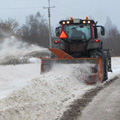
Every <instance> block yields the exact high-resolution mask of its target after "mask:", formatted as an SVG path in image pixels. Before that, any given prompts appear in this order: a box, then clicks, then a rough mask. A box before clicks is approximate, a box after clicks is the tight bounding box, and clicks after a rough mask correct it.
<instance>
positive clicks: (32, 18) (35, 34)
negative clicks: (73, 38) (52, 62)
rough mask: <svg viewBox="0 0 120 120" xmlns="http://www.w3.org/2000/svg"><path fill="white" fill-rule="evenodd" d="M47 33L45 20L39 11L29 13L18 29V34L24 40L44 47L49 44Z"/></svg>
mask: <svg viewBox="0 0 120 120" xmlns="http://www.w3.org/2000/svg"><path fill="white" fill-rule="evenodd" d="M48 35H49V31H48V24H47V21H46V19H45V18H44V16H42V15H41V14H40V13H39V12H37V13H36V14H35V15H29V16H28V17H27V18H26V24H25V25H23V26H22V28H21V29H20V31H19V36H21V37H22V39H23V40H24V41H26V42H29V43H32V44H38V45H40V46H44V47H48V46H49V37H48Z"/></svg>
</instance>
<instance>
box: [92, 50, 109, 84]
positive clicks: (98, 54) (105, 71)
mask: <svg viewBox="0 0 120 120" xmlns="http://www.w3.org/2000/svg"><path fill="white" fill-rule="evenodd" d="M91 57H92V58H99V57H101V58H102V66H103V77H102V81H103V82H104V81H106V80H107V79H108V59H107V57H108V56H107V51H103V50H101V49H99V50H94V51H92V52H91Z"/></svg>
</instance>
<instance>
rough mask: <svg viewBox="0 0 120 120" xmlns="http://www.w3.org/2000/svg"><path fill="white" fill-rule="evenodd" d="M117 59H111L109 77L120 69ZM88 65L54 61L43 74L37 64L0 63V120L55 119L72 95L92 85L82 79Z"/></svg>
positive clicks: (78, 93) (82, 91)
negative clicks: (6, 64)
mask: <svg viewBox="0 0 120 120" xmlns="http://www.w3.org/2000/svg"><path fill="white" fill-rule="evenodd" d="M32 60H33V61H34V59H32ZM119 61H120V58H113V59H112V63H113V72H114V71H115V72H114V73H111V74H109V76H110V77H113V76H115V75H117V74H119V73H120V69H119V67H118V63H119ZM88 66H89V64H88V65H84V64H82V65H76V66H74V65H70V66H69V65H57V66H55V67H53V69H52V70H51V71H50V72H48V73H46V74H43V75H39V73H40V71H39V70H40V68H39V64H27V65H17V66H12V65H9V66H0V71H1V72H0V96H3V97H1V99H0V120H57V119H59V118H60V116H61V115H62V114H63V112H64V111H65V110H66V109H67V108H68V106H69V105H70V104H71V102H73V101H74V99H77V98H80V97H81V96H82V95H83V94H84V93H85V92H86V91H88V90H90V89H91V88H94V87H95V86H96V85H86V84H85V83H84V82H83V80H82V78H83V77H82V76H83V73H86V72H87V74H89V73H90V72H89V69H88ZM83 68H84V71H83ZM82 72H83V73H82ZM6 86H7V87H6ZM4 93H6V96H4V95H3V94H4Z"/></svg>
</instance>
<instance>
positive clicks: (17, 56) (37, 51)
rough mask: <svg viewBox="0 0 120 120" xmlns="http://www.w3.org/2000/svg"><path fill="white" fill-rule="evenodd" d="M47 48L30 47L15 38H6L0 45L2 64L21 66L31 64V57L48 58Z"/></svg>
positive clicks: (0, 61) (0, 60)
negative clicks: (20, 64)
mask: <svg viewBox="0 0 120 120" xmlns="http://www.w3.org/2000/svg"><path fill="white" fill-rule="evenodd" d="M48 55H49V52H48V50H47V49H46V48H43V47H39V46H37V45H30V44H27V43H24V42H21V41H20V40H17V39H15V38H11V39H10V38H6V39H4V40H3V41H2V42H1V43H0V64H2V63H3V64H12V63H13V64H19V63H29V62H31V57H34V58H36V60H34V61H35V62H36V61H38V59H37V58H40V56H48ZM32 62H33V60H32Z"/></svg>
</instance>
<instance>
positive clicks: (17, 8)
mask: <svg viewBox="0 0 120 120" xmlns="http://www.w3.org/2000/svg"><path fill="white" fill-rule="evenodd" d="M40 8H43V7H42V6H41V7H25V8H0V9H40Z"/></svg>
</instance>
